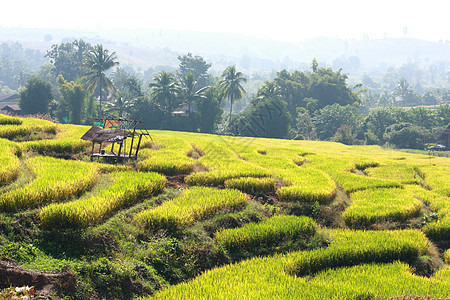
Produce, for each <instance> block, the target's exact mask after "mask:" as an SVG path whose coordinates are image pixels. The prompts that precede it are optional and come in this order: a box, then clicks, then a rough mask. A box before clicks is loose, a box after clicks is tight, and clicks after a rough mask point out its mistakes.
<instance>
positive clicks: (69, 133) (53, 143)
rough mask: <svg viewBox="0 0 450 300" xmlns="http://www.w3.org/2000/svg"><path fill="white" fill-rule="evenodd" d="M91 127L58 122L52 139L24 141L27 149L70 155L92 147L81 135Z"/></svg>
mask: <svg viewBox="0 0 450 300" xmlns="http://www.w3.org/2000/svg"><path fill="white" fill-rule="evenodd" d="M88 129H89V128H88V127H87V126H81V125H72V124H70V125H68V124H58V126H57V130H56V135H55V137H54V138H53V139H50V140H37V141H28V142H24V143H22V145H23V147H24V148H25V149H26V150H31V151H34V152H37V153H39V154H42V155H49V156H55V157H69V156H70V155H72V154H77V153H80V152H83V151H86V150H88V149H90V147H91V146H92V143H91V142H89V141H85V140H82V139H81V137H82V136H83V134H85V133H86V131H87V130H88Z"/></svg>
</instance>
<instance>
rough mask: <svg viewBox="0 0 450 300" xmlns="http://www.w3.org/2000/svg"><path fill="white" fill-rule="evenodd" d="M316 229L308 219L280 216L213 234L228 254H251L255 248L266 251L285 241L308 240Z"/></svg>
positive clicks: (313, 223) (315, 225) (314, 224)
mask: <svg viewBox="0 0 450 300" xmlns="http://www.w3.org/2000/svg"><path fill="white" fill-rule="evenodd" d="M317 227H318V226H317V224H316V223H315V222H314V221H313V220H312V219H311V218H308V217H296V216H282V215H280V216H274V217H271V218H269V219H267V220H265V221H262V222H260V223H250V224H246V225H244V226H243V227H241V228H235V229H224V230H220V231H219V232H217V233H216V234H215V239H216V240H217V242H218V243H219V244H220V245H221V246H222V247H224V248H226V249H227V250H229V251H230V252H234V253H236V252H242V251H252V252H253V250H255V249H257V248H264V249H265V250H267V249H270V248H274V247H277V246H279V245H280V244H281V243H282V242H283V241H286V240H291V241H295V240H298V239H303V240H308V239H309V238H310V237H312V236H313V235H314V234H315V233H316V230H317ZM252 249H253V250H252Z"/></svg>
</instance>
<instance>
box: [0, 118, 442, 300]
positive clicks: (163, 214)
mask: <svg viewBox="0 0 450 300" xmlns="http://www.w3.org/2000/svg"><path fill="white" fill-rule="evenodd" d="M87 130H88V127H85V126H73V125H57V124H53V123H50V122H48V121H42V120H35V119H21V118H12V117H6V116H2V115H0V220H10V219H11V218H12V219H14V218H16V217H17V218H19V217H18V216H20V218H23V217H22V216H28V217H29V216H32V217H31V218H32V222H37V223H38V224H37V226H38V227H39V228H40V230H42V231H41V232H42V233H43V235H45V234H46V233H49V234H50V232H53V231H54V230H57V231H58V230H61V232H71V234H72V235H74V236H76V235H77V234H79V235H80V240H82V239H86V236H89V234H93V233H92V232H96V233H98V232H103V231H105V230H107V229H105V228H108V226H109V225H106V224H109V223H108V222H118V221H117V218H125V217H124V216H127V217H128V219H127V221H126V226H128V227H130V228H133V229H132V230H130V232H131V233H130V234H128V235H127V236H123V237H122V236H121V234H119V233H115V232H114V234H117V236H120V238H121V240H120V242H116V243H115V244H114V245H113V246H111V249H120V250H118V251H117V252H114V251H115V250H114V251H113V250H110V249H107V250H105V251H110V252H108V253H109V254H108V255H111V257H113V258H114V259H117V260H118V261H120V260H121V259H124V257H128V256H130V257H133V258H132V259H130V260H132V261H133V263H135V264H136V265H138V266H139V267H136V268H134V269H133V268H131V269H130V270H131V271H130V270H128V269H127V271H123V273H120V274H122V275H120V276H126V275H123V274H132V272H137V271H136V270H139V272H141V271H142V270H144V269H145V270H151V271H148V273H146V274H147V275H145V276H141V277H139V276H137V275H136V276H137V277H139V278H140V279H139V280H141V281H142V282H148V284H150V282H152V283H153V282H161V283H162V284H159V285H154V286H153V287H156V286H157V289H160V291H155V290H151V289H149V290H151V292H148V291H149V290H147V292H146V293H147V294H148V293H150V294H152V295H149V296H148V297H149V298H148V299H151V298H155V299H385V298H389V297H400V296H405V297H408V296H410V297H416V296H421V297H427V296H429V297H435V298H439V297H441V298H446V297H447V298H448V297H450V269H449V266H448V264H449V263H450V258H449V257H450V254H449V251H450V250H448V249H447V248H448V243H449V241H450V193H449V191H450V161H449V159H448V158H444V157H428V156H425V155H421V154H410V153H404V152H399V151H395V150H389V149H382V148H380V147H377V146H346V145H342V144H338V143H332V142H318V141H289V140H275V139H256V138H245V137H225V136H217V135H207V134H194V133H182V132H168V131H151V132H150V133H151V135H152V138H153V141H150V140H144V141H143V143H142V147H143V149H142V150H141V151H140V157H139V159H138V160H137V161H136V162H130V163H126V164H124V165H114V164H105V163H99V162H88V161H89V159H88V157H87V156H86V155H84V154H83V152H84V151H88V150H89V149H90V144H89V143H86V142H85V141H82V140H80V139H79V138H80V137H81V135H83V134H84V132H85V131H87ZM57 157H58V158H57ZM61 157H64V158H65V159H61ZM157 195H161V196H162V197H155V196H157ZM123 226H125V225H123ZM88 233H89V234H88ZM114 234H111V235H113V236H114ZM105 240H106V238H105ZM161 241H164V242H161ZM296 241H297V242H298V241H302V242H303V243H302V247H303V248H301V249H298V248H295V249H288V250H286V247H287V246H286V245H291V244H292V245H294V244H295V242H296ZM5 243H6V242H5V241H4V240H2V239H0V257H2V255H6V254H2V253H7V251H6V250H5V249H7V248H6V247H7V244H5ZM197 244H198V245H197ZM52 245H53V244H52ZM59 246H60V247H62V245H59ZM436 246H438V247H437V248H436ZM8 247H11V246H8ZM33 247H34V246H33ZM196 247H198V248H196ZM264 247H267V249H271V250H270V251H269V250H268V252H270V253H269V254H267V255H265V256H258V254H254V255H253V254H252V253H256V252H255V251H256V249H258V248H264ZM130 249H131V250H130ZM192 249H195V251H194V250H192ZM30 251H31V250H30ZM33 251H37V252H36V253H41V252H43V251H41V250H39V251H41V252H39V251H38V250H33ZM92 251H94V250H92ZM196 251H197V252H198V253H201V255H203V256H199V257H197V256H195V257H196V258H197V261H195V262H191V261H188V262H186V261H184V260H183V259H185V257H186V256H187V255H188V254H190V255H197V254H198V253H196ZM240 251H242V252H245V255H246V259H243V260H239V259H235V258H236V257H235V256H233V257H232V256H230V253H231V254H233V253H234V255H235V254H236V253H240ZM33 253H34V252H33ZM105 253H106V252H105ZM111 253H114V254H111ZM155 253H160V254H158V255H160V256H157V254H155ZM161 253H163V254H161ZM36 255H37V254H36ZM96 255H97V256H96V258H98V256H99V254H98V253H97V254H96ZM198 255H200V254H198ZM209 255H210V256H209ZM214 255H215V256H214ZM100 256H101V255H100ZM252 256H253V257H252ZM6 257H7V256H6ZM61 257H63V255H61V256H59V257H52V259H53V260H55V261H58V263H59V264H62V263H61V261H62V258H61ZM230 257H232V258H233V259H235V260H234V261H232V260H231V259H230ZM248 257H249V258H248ZM219 258H220V259H219ZM77 259H79V260H83V259H86V261H87V260H89V259H90V258H89V259H87V258H86V257H80V258H77ZM201 259H204V260H205V261H207V262H209V261H214V263H215V264H211V265H212V267H210V268H208V267H204V268H203V269H200V268H199V269H195V268H194V267H192V266H191V265H190V264H192V265H196V264H201V263H202V262H201ZM227 259H228V261H227ZM427 259H429V260H430V261H432V263H430V264H433V266H434V269H433V270H431V271H430V270H428V271H427V272H428V273H427V274H426V275H427V276H423V275H424V274H422V273H421V269H420V268H423V267H424V266H425V265H426V263H421V262H423V261H426V260H427ZM86 261H84V262H83V263H87V262H86ZM136 261H138V263H136ZM231 262H233V263H231ZM27 263H28V264H30V262H29V261H28V262H27ZM65 263H67V262H65ZM83 263H79V261H77V262H76V263H73V265H71V266H72V267H73V268H79V269H78V270H85V269H83V268H84V267H83V266H84V265H83ZM80 264H81V267H80ZM171 264H173V265H175V266H176V268H175V270H176V271H173V273H175V275H173V274H172V273H170V272H169V271H168V269H170V268H169V266H172V265H171ZM108 268H109V267H108ZM108 268H107V267H104V268H103V269H102V268H100V267H98V268H97V269H95V271H89V272H94V273H95V272H99V274H100V273H101V274H102V276H104V277H102V278H106V277H107V275H108V276H109V275H111V274H112V271H111V270H110V269H108ZM183 268H184V269H183ZM105 270H106V271H105ZM181 270H189V271H181ZM86 272H87V271H86ZM102 272H103V273H102ZM108 272H109V273H108ZM127 272H128V273H127ZM146 272H147V271H146ZM177 272H178V273H177ZM183 272H185V273H187V274H188V275H186V274H184V273H183ZM189 272H191V273H190V274H189ZM423 272H425V271H423ZM182 273H183V274H184V275H183V276H185V277H182V275H180V274H182ZM78 274H84V273H83V272H82V271H80V272H78ZM89 274H90V273H89ZM133 274H134V273H133ZM139 274H140V273H139ZM149 274H150V275H149ZM79 276H82V275H79ZM105 276H106V277H105ZM130 276H131V275H130ZM146 276H147V277H146ZM189 276H191V277H189ZM137 277H136V278H137ZM133 278H134V277H133ZM136 278H135V279H133V280H137V279H136ZM173 278H175V279H173ZM179 278H182V279H179ZM186 278H189V279H190V280H185V279H186ZM105 280H106V279H105ZM130 280H131V279H130ZM158 280H159V281H158ZM177 280H178V281H177ZM182 281H185V282H182ZM176 283H177V284H176ZM117 286H120V285H118V284H117ZM162 286H164V288H162ZM146 293H142V294H136V295H135V296H137V295H141V296H142V295H145V294H146ZM405 299H406V298H405Z"/></svg>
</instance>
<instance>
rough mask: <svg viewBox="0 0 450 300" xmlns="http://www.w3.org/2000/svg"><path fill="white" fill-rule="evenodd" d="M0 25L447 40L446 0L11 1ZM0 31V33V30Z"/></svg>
mask: <svg viewBox="0 0 450 300" xmlns="http://www.w3.org/2000/svg"><path fill="white" fill-rule="evenodd" d="M1 10H2V17H1V18H0V25H3V26H7V27H17V26H22V27H39V28H80V29H81V28H82V29H87V28H94V29H95V28H99V27H101V28H154V29H178V30H192V31H205V32H231V33H238V34H244V35H250V36H256V37H263V38H271V39H274V40H285V41H301V40H304V39H307V38H311V37H315V36H339V37H342V38H357V39H360V38H362V37H363V34H367V35H368V36H369V37H370V38H382V37H384V35H385V34H386V36H387V37H398V36H403V34H404V30H403V29H404V28H405V27H406V28H407V36H409V37H414V38H421V39H426V40H432V41H438V40H450V17H449V11H450V1H449V0H421V1H417V0H372V1H365V0H340V1H338V0H309V1H300V0H298V1H294V0H290V1H289V0H271V1H266V0H260V1H246V0H223V1H215V0H191V1H188V0H167V1H166V0H159V1H145V0H142V1H137V0H122V1H117V0H110V1H103V0H77V1H60V0H59V1H55V0H38V1H37V0H12V1H3V3H2V4H1ZM0 30H1V29H0Z"/></svg>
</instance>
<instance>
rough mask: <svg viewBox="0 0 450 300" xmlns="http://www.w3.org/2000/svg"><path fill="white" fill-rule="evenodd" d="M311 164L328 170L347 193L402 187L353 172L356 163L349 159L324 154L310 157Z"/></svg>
mask: <svg viewBox="0 0 450 300" xmlns="http://www.w3.org/2000/svg"><path fill="white" fill-rule="evenodd" d="M310 159H311V165H312V166H314V167H316V168H318V169H320V170H322V171H324V172H326V173H327V174H329V175H330V176H331V178H333V180H334V181H336V183H337V184H338V185H339V186H341V187H342V188H343V189H344V190H345V192H346V193H351V192H354V191H359V190H365V189H371V188H388V187H400V186H401V185H400V183H399V182H396V181H392V180H388V179H379V178H371V177H368V176H363V175H358V174H355V173H353V171H354V170H355V169H356V165H355V164H354V163H353V162H352V161H350V160H347V159H338V158H334V157H329V156H324V155H313V156H311V157H310Z"/></svg>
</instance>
